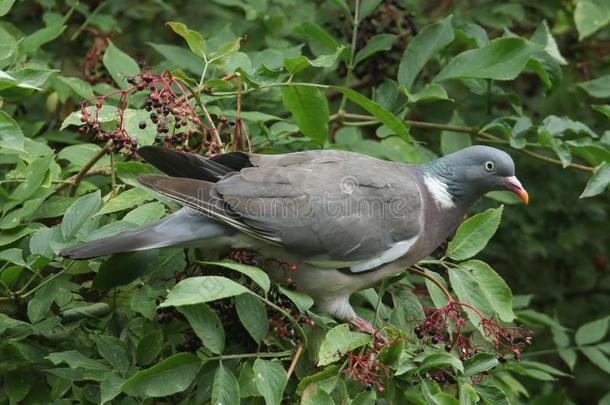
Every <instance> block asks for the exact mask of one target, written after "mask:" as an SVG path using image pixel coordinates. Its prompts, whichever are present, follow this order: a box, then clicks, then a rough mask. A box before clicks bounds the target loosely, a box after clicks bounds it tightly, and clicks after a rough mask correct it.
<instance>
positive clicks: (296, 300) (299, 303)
mask: <svg viewBox="0 0 610 405" xmlns="http://www.w3.org/2000/svg"><path fill="white" fill-rule="evenodd" d="M278 290H280V292H281V293H282V294H284V295H285V296H286V297H288V299H290V301H292V303H293V304H294V305H296V307H297V308H298V309H299V311H300V312H306V311H307V310H308V309H309V308H311V307H312V306H313V298H311V297H310V296H309V295H307V294H305V293H303V292H300V291H291V290H288V289H286V288H284V287H282V286H278Z"/></svg>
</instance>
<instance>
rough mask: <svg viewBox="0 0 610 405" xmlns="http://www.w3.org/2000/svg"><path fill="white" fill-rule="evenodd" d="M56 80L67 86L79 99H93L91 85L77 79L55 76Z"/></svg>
mask: <svg viewBox="0 0 610 405" xmlns="http://www.w3.org/2000/svg"><path fill="white" fill-rule="evenodd" d="M57 80H59V81H60V82H62V83H64V84H65V85H66V86H68V87H69V88H70V90H72V91H73V92H74V93H75V94H76V95H77V96H79V97H80V98H91V97H93V89H92V88H91V85H90V84H89V83H87V82H86V81H84V80H82V79H79V78H78V77H64V76H57Z"/></svg>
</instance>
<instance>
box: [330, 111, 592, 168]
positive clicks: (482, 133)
mask: <svg viewBox="0 0 610 405" xmlns="http://www.w3.org/2000/svg"><path fill="white" fill-rule="evenodd" d="M343 118H348V119H353V120H360V121H375V122H378V121H377V120H376V118H375V117H374V116H372V115H363V114H349V113H345V112H341V111H340V112H338V113H336V114H333V115H331V117H330V120H331V121H334V120H340V119H343ZM404 122H405V123H407V124H409V125H411V126H412V127H415V128H425V129H437V130H442V131H452V132H462V133H465V134H472V135H475V136H478V137H481V138H485V139H490V140H493V141H502V139H501V138H499V137H497V136H495V135H493V134H490V133H489V132H485V131H481V130H480V129H478V128H474V127H461V126H456V125H449V124H437V123H434V122H425V121H415V120H404ZM507 146H508V147H510V148H511V149H513V150H516V151H518V152H521V153H523V154H525V155H528V156H531V157H533V158H536V159H539V160H542V161H545V162H548V163H553V164H556V165H559V166H562V167H563V163H562V162H561V161H560V160H558V159H554V158H552V157H549V156H546V155H543V154H540V153H537V152H533V151H531V150H528V149H519V148H514V147H512V146H510V145H507ZM566 167H571V168H573V169H578V170H582V171H585V172H589V173H592V172H594V171H595V168H594V167H593V166H587V165H582V164H578V163H570V164H568V165H567V166H566Z"/></svg>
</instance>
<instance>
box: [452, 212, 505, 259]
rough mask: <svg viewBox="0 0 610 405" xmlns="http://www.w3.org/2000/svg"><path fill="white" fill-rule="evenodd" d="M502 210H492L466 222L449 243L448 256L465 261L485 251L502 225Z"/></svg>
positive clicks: (474, 216)
mask: <svg viewBox="0 0 610 405" xmlns="http://www.w3.org/2000/svg"><path fill="white" fill-rule="evenodd" d="M502 209H503V207H502V206H500V207H498V208H493V209H491V208H490V209H488V210H487V211H484V212H482V213H480V214H476V215H473V216H472V217H470V218H468V219H467V220H466V221H464V223H463V224H462V225H460V227H459V228H458V230H457V232H456V233H455V236H454V237H453V239H452V240H451V242H449V247H448V248H447V255H448V256H449V257H451V258H452V259H455V260H465V259H468V258H470V257H472V256H474V255H476V254H477V253H479V252H480V251H481V250H483V248H484V247H485V246H486V245H487V242H489V240H490V239H491V237H492V236H493V235H494V233H496V230H497V229H498V226H499V225H500V218H501V217H502Z"/></svg>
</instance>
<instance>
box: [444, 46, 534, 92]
mask: <svg viewBox="0 0 610 405" xmlns="http://www.w3.org/2000/svg"><path fill="white" fill-rule="evenodd" d="M537 49H538V46H536V45H534V44H532V43H531V42H529V41H526V40H525V39H522V38H517V37H507V38H498V39H494V40H493V41H490V42H489V43H488V44H487V45H485V46H484V47H482V48H479V49H471V50H468V51H464V52H462V53H460V54H459V55H457V56H456V57H454V58H453V59H451V61H449V63H448V64H447V66H445V67H444V68H443V69H442V70H441V71H440V73H439V74H438V75H437V76H436V77H435V78H434V81H435V82H440V81H443V80H450V79H493V80H512V79H514V78H516V77H517V76H518V75H519V73H521V71H522V70H523V69H524V68H525V65H526V64H527V61H528V60H529V58H530V56H531V55H532V53H534V52H535V51H536V50H537Z"/></svg>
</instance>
